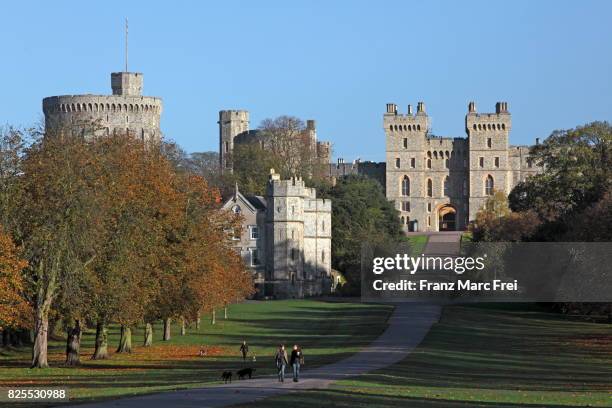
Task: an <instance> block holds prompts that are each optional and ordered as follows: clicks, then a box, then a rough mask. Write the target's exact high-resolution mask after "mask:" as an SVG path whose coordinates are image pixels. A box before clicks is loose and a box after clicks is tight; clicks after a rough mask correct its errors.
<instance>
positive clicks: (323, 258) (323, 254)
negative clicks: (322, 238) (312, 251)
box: [321, 251, 325, 262]
mask: <svg viewBox="0 0 612 408" xmlns="http://www.w3.org/2000/svg"><path fill="white" fill-rule="evenodd" d="M321 262H325V251H321Z"/></svg>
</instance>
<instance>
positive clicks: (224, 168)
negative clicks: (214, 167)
mask: <svg viewBox="0 0 612 408" xmlns="http://www.w3.org/2000/svg"><path fill="white" fill-rule="evenodd" d="M217 123H218V124H219V164H220V166H221V172H230V173H231V172H232V168H233V164H232V159H231V156H232V153H233V151H234V139H235V138H236V136H238V135H240V134H242V133H245V132H248V131H249V112H248V111H246V110H222V111H219V122H217Z"/></svg>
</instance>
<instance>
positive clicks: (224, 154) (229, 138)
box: [218, 110, 331, 172]
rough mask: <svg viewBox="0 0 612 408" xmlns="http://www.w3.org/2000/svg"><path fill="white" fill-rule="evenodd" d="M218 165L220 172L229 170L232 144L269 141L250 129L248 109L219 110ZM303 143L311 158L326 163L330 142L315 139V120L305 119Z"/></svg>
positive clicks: (329, 153)
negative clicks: (307, 148) (310, 153)
mask: <svg viewBox="0 0 612 408" xmlns="http://www.w3.org/2000/svg"><path fill="white" fill-rule="evenodd" d="M218 124H219V162H220V163H219V165H220V166H221V171H222V172H231V171H232V168H233V165H232V159H231V156H232V152H233V151H234V146H235V145H237V144H241V143H253V142H258V143H261V144H262V146H265V145H266V143H268V142H269V141H267V140H266V137H265V134H263V132H260V131H259V130H250V128H249V126H250V123H249V111H246V110H222V111H219V122H218ZM301 137H302V139H303V141H304V143H305V144H306V145H307V146H308V147H309V148H310V151H311V152H312V159H313V160H317V161H318V162H320V163H324V164H327V163H329V161H330V158H331V144H330V143H329V142H324V141H318V140H317V129H316V122H315V121H314V120H312V119H309V120H307V121H306V129H304V131H303V132H302V135H301Z"/></svg>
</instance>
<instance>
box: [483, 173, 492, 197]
mask: <svg viewBox="0 0 612 408" xmlns="http://www.w3.org/2000/svg"><path fill="white" fill-rule="evenodd" d="M493 187H494V183H493V176H491V175H490V174H489V175H488V176H487V178H486V179H485V195H488V196H490V195H493Z"/></svg>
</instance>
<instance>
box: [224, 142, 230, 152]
mask: <svg viewBox="0 0 612 408" xmlns="http://www.w3.org/2000/svg"><path fill="white" fill-rule="evenodd" d="M224 150H225V153H227V152H229V142H225V149H224Z"/></svg>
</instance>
